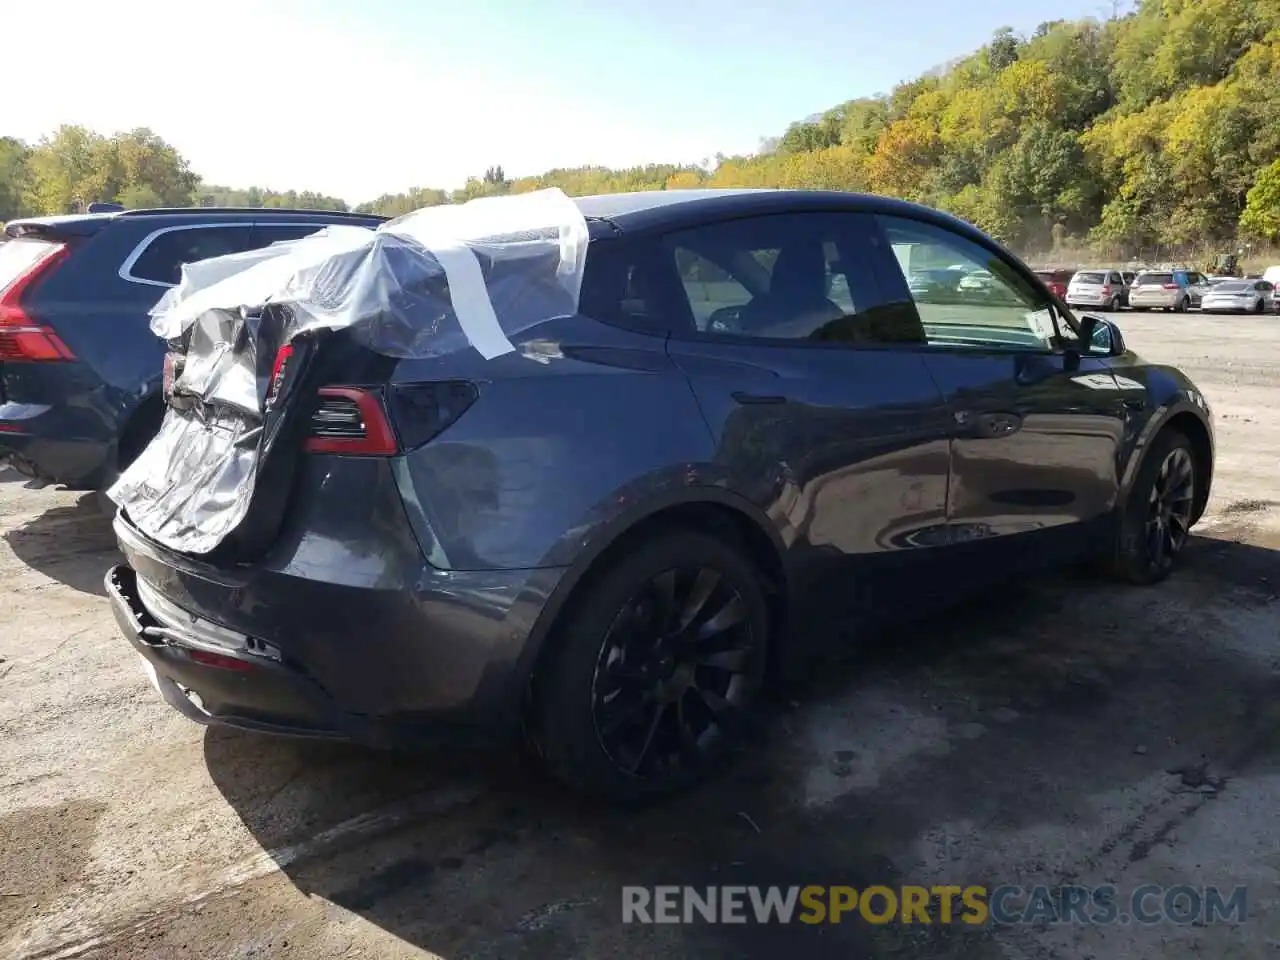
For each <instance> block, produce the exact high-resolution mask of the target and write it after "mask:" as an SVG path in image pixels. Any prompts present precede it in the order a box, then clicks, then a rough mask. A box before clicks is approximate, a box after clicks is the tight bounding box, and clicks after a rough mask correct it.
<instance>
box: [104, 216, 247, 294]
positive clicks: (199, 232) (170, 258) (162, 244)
mask: <svg viewBox="0 0 1280 960" xmlns="http://www.w3.org/2000/svg"><path fill="white" fill-rule="evenodd" d="M251 238H252V235H251V230H250V227H249V226H248V225H247V224H245V225H243V226H241V225H230V224H221V225H217V226H207V227H206V226H197V225H192V226H190V227H172V228H168V229H165V230H161V231H158V232H156V233H154V234H152V235H151V237H149V238H148V239H147V240H144V241H143V243H142V245H141V246H140V247H139V249H138V250H136V251H135V252H134V253H133V254H132V255H130V257H129V259H128V260H126V261H125V263H124V266H123V267H121V270H120V274H121V276H123V277H124V278H125V279H126V280H134V281H138V282H142V283H150V284H156V285H160V286H174V285H176V284H177V283H178V282H179V281H180V280H181V279H182V265H183V264H184V263H194V262H196V261H197V260H207V259H209V258H210V257H221V256H224V255H225V254H228V253H238V252H240V251H241V250H247V249H248V248H249V245H250V240H251Z"/></svg>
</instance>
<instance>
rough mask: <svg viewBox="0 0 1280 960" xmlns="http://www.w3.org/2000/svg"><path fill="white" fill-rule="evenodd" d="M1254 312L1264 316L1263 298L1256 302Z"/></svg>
mask: <svg viewBox="0 0 1280 960" xmlns="http://www.w3.org/2000/svg"><path fill="white" fill-rule="evenodd" d="M1253 312H1254V313H1256V314H1259V315H1261V314H1262V298H1261V297H1259V298H1258V299H1257V300H1256V301H1255V302H1254V304H1253Z"/></svg>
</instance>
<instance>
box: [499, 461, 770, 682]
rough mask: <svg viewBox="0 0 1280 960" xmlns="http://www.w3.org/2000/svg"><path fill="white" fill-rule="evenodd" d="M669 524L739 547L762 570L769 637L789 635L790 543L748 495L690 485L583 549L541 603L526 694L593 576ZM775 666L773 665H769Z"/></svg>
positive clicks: (524, 671) (527, 657)
mask: <svg viewBox="0 0 1280 960" xmlns="http://www.w3.org/2000/svg"><path fill="white" fill-rule="evenodd" d="M669 528H684V529H695V530H701V531H703V532H705V533H709V534H711V535H712V536H716V537H719V538H720V539H723V540H726V541H728V542H730V543H733V544H734V545H735V546H738V547H740V548H741V549H742V550H743V552H744V553H745V554H746V555H747V556H748V557H749V558H750V559H751V561H752V562H753V563H754V564H755V566H756V567H757V569H759V570H760V573H761V576H762V580H763V585H764V589H765V598H766V602H767V603H768V606H769V621H770V623H769V627H770V633H771V635H772V636H773V637H775V638H778V637H782V636H785V634H786V629H787V626H788V619H787V618H788V607H789V599H790V589H791V585H790V576H789V572H788V568H787V559H786V557H787V552H786V547H785V545H784V543H783V541H782V537H781V535H780V534H779V532H778V530H777V528H776V527H775V526H774V525H773V524H772V523H770V522H769V520H768V518H767V517H766V516H765V515H764V513H763V512H762V511H761V510H760V509H759V508H758V507H756V506H755V504H753V503H751V501H749V500H747V499H746V498H744V497H741V496H738V495H736V494H734V493H731V492H730V491H727V490H724V489H722V488H719V487H715V488H701V489H699V488H686V489H685V490H683V491H680V492H679V493H673V494H671V495H669V496H667V497H664V498H662V499H661V500H658V501H655V502H650V503H648V504H646V505H645V506H644V507H643V508H637V509H636V510H633V511H631V512H629V513H627V514H626V515H624V516H621V517H619V518H616V519H615V520H614V521H613V522H611V523H609V524H607V525H606V526H605V527H604V528H602V529H601V530H600V531H598V532H597V535H596V536H595V537H594V538H593V539H592V541H591V542H590V543H589V544H588V545H587V546H586V547H584V548H583V550H582V551H581V552H580V553H579V555H578V556H577V558H576V559H575V561H574V563H573V564H572V565H571V566H570V567H569V569H568V570H567V571H566V573H565V574H564V576H563V577H562V578H561V579H560V582H559V583H558V584H557V586H556V588H555V590H554V591H553V592H552V594H551V596H550V597H549V598H548V600H547V602H546V604H545V605H544V606H543V608H542V612H541V613H540V614H539V616H538V618H537V620H536V621H535V623H534V626H533V628H532V630H531V631H530V633H529V640H528V642H527V643H526V644H525V648H524V650H523V652H522V653H521V656H520V659H519V661H518V663H517V665H516V680H517V682H518V685H519V689H521V690H522V691H524V693H525V696H526V697H527V696H528V695H529V693H530V691H531V687H532V686H533V683H532V682H533V681H534V680H535V677H536V674H537V670H538V667H539V665H540V664H542V663H544V662H545V659H546V657H547V656H548V655H550V654H551V653H553V652H554V650H555V648H556V643H557V640H556V636H555V625H556V623H557V622H559V621H560V620H561V619H562V618H563V617H564V616H566V615H567V614H568V613H569V612H570V611H571V610H572V608H573V604H574V602H575V601H576V599H577V598H579V597H581V596H582V595H583V593H584V592H585V591H586V590H589V589H590V586H591V582H592V579H593V578H594V577H595V576H596V575H598V574H599V573H600V572H601V571H603V570H604V569H606V567H607V566H608V564H609V563H610V561H611V559H612V558H614V557H617V556H619V555H620V554H622V553H624V552H625V551H626V550H628V549H629V548H631V547H633V546H634V545H635V544H636V543H639V542H640V541H641V540H643V539H646V538H648V537H651V536H654V535H656V534H657V533H658V532H659V531H661V530H663V529H669ZM777 648H778V644H777V643H775V644H774V645H773V647H772V649H771V651H770V659H771V660H772V661H776V659H777V655H778V649H777ZM775 665H776V664H775V663H771V669H772V667H773V666H775Z"/></svg>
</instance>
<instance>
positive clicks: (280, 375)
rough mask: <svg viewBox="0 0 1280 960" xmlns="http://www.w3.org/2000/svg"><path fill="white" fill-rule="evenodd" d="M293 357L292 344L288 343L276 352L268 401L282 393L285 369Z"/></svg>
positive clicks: (268, 388) (268, 390)
mask: <svg viewBox="0 0 1280 960" xmlns="http://www.w3.org/2000/svg"><path fill="white" fill-rule="evenodd" d="M292 356H293V345H292V344H288V343H286V344H285V345H284V346H283V347H281V348H280V349H279V350H277V351H276V359H275V362H274V363H272V364H271V383H270V384H269V385H268V386H267V399H270V398H272V397H274V396H275V395H276V394H277V393H279V392H280V385H281V384H282V383H284V369H285V366H286V365H287V364H288V363H289V358H290V357H292Z"/></svg>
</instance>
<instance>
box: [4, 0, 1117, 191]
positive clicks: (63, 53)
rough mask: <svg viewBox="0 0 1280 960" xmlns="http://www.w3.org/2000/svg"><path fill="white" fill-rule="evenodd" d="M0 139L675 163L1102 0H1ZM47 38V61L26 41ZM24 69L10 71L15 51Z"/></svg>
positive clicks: (402, 171) (220, 167)
mask: <svg viewBox="0 0 1280 960" xmlns="http://www.w3.org/2000/svg"><path fill="white" fill-rule="evenodd" d="M2 6H3V10H0V37H3V38H4V39H3V41H2V42H0V49H2V50H3V52H4V57H5V62H6V67H7V70H6V78H5V83H4V89H3V92H2V93H0V135H6V134H7V135H13V136H19V137H22V138H24V139H28V140H35V139H38V138H39V137H40V136H41V135H43V134H45V133H48V132H50V131H51V130H53V129H54V128H56V127H57V126H58V125H59V124H62V123H79V124H84V125H86V126H89V127H92V128H94V129H96V130H98V131H100V132H103V133H110V132H114V131H116V130H120V129H128V128H132V127H135V126H148V127H151V128H152V129H153V130H155V132H156V133H158V134H160V135H161V136H162V137H164V138H165V139H167V140H168V141H170V142H171V143H173V144H174V145H175V146H176V147H177V148H178V149H179V150H180V151H181V152H182V153H183V154H184V155H185V156H186V157H187V158H188V159H189V160H190V161H191V164H192V166H193V167H194V169H195V170H196V171H197V172H198V173H200V174H201V175H202V176H203V177H204V178H205V180H206V181H207V182H210V183H218V184H227V185H230V186H237V187H245V186H250V185H253V184H256V185H258V186H263V187H271V188H273V189H289V188H294V189H299V190H304V189H310V190H318V191H321V192H324V193H327V194H331V195H337V196H340V197H343V198H344V199H346V200H349V201H351V202H353V203H354V202H359V201H362V200H368V199H372V198H373V197H375V196H377V195H378V194H381V193H386V192H397V191H400V190H404V189H407V188H409V187H411V186H429V187H444V188H453V187H457V186H460V185H461V184H462V182H463V181H464V180H465V179H466V178H467V176H469V175H479V174H480V173H482V172H483V171H484V169H485V168H486V167H488V166H490V165H492V164H501V165H502V166H503V168H504V169H505V171H506V173H507V175H508V176H520V175H524V174H534V173H541V172H542V171H544V170H546V169H548V168H550V167H555V166H579V165H581V164H585V163H597V164H606V165H609V166H624V165H631V164H636V163H648V162H659V161H670V162H684V161H688V162H696V161H699V160H701V159H704V158H707V157H710V156H712V155H714V154H715V153H716V152H717V151H720V152H724V153H739V152H748V151H752V150H754V149H755V148H756V147H757V145H758V143H759V140H760V138H761V137H763V136H768V135H776V134H779V133H781V132H782V131H783V130H784V129H785V127H786V125H787V124H788V123H790V122H791V121H793V120H797V119H801V118H803V117H805V116H806V115H808V114H811V113H816V112H818V111H820V110H823V109H825V108H827V107H830V106H833V105H835V104H836V103H839V102H841V101H843V100H847V99H850V98H853V97H856V96H863V95H868V94H873V93H876V92H879V91H885V90H888V89H889V88H890V87H892V86H893V84H895V83H897V82H899V81H901V80H908V79H911V78H913V77H915V76H918V75H919V74H920V73H921V72H923V71H925V70H928V69H930V68H931V67H934V66H937V65H939V64H941V63H944V62H946V61H948V60H951V59H953V58H955V57H959V56H962V55H964V54H966V53H968V52H970V51H972V50H974V49H976V48H977V47H978V46H980V45H981V44H983V43H984V42H985V41H986V40H987V39H989V37H990V35H991V34H992V32H993V31H994V30H996V29H997V28H998V27H1001V26H1011V27H1013V28H1014V29H1016V30H1019V31H1030V30H1032V29H1034V28H1035V26H1036V25H1037V24H1039V23H1040V22H1042V21H1044V20H1050V19H1063V18H1076V17H1082V16H1099V17H1102V16H1106V15H1107V14H1108V13H1109V12H1110V4H1109V2H1108V3H1104V2H1103V0H980V2H978V3H956V2H954V0H874V2H873V0H840V2H835V0H769V2H764V0H739V2H729V0H648V2H646V3H640V4H629V3H619V4H616V5H615V4H610V3H606V2H603V0H597V2H596V3H593V4H588V3H573V2H570V0H450V2H441V0H417V2H414V0H61V2H53V3H45V4H38V3H35V2H31V0H7V2H5V3H3V4H2ZM46 58H47V61H46ZM24 65H27V66H29V69H18V70H15V66H17V67H19V68H21V67H23V66H24Z"/></svg>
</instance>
